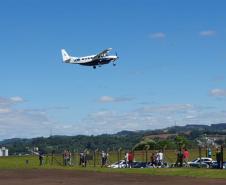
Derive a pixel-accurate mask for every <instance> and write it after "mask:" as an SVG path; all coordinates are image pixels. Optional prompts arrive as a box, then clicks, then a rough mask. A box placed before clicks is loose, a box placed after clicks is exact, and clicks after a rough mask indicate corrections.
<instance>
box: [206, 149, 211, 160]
mask: <svg viewBox="0 0 226 185" xmlns="http://www.w3.org/2000/svg"><path fill="white" fill-rule="evenodd" d="M207 156H208V157H209V158H212V151H211V148H208V149H207Z"/></svg>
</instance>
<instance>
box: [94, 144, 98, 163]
mask: <svg viewBox="0 0 226 185" xmlns="http://www.w3.org/2000/svg"><path fill="white" fill-rule="evenodd" d="M96 152H98V148H97V149H96V150H94V153H93V160H94V161H93V165H94V167H96Z"/></svg>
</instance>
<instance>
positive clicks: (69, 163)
mask: <svg viewBox="0 0 226 185" xmlns="http://www.w3.org/2000/svg"><path fill="white" fill-rule="evenodd" d="M67 164H68V165H69V166H71V152H70V151H69V150H68V160H67Z"/></svg>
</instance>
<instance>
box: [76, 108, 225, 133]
mask: <svg viewBox="0 0 226 185" xmlns="http://www.w3.org/2000/svg"><path fill="white" fill-rule="evenodd" d="M225 115H226V114H225V112H224V111H214V108H211V107H201V106H195V105H191V104H172V105H161V106H145V107H142V108H139V109H135V110H132V111H127V112H121V111H120V112H118V111H112V110H109V111H108V110H105V111H97V112H95V113H92V114H90V115H88V116H87V117H86V118H85V119H83V120H80V121H79V122H78V123H77V124H78V125H79V127H76V125H75V127H74V131H75V133H79V132H80V133H83V134H94V135H96V134H101V133H115V132H118V131H121V130H142V129H157V128H165V127H169V126H172V125H174V124H175V122H177V125H186V124H212V123H220V122H226V116H225Z"/></svg>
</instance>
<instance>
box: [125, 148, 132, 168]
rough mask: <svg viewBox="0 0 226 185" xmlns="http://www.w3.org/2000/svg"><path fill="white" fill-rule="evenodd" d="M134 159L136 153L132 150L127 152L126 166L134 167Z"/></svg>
mask: <svg viewBox="0 0 226 185" xmlns="http://www.w3.org/2000/svg"><path fill="white" fill-rule="evenodd" d="M133 161H134V155H133V152H132V151H129V152H126V153H125V162H126V168H132V167H133Z"/></svg>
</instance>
